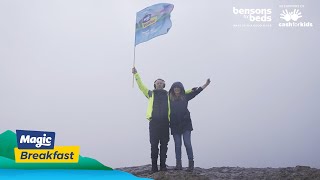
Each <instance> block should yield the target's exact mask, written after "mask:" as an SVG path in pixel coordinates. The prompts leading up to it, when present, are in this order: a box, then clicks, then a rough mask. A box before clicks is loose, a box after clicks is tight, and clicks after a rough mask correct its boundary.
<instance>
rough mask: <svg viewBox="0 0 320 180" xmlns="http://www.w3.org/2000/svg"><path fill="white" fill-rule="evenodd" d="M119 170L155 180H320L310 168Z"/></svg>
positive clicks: (318, 170) (138, 167)
mask: <svg viewBox="0 0 320 180" xmlns="http://www.w3.org/2000/svg"><path fill="white" fill-rule="evenodd" d="M117 170H120V171H125V172H128V173H131V174H134V175H135V176H138V177H144V178H152V179H155V180H180V179H181V180H218V179H234V180H242V179H246V180H247V179H248V180H252V179H254V180H255V179H257V180H261V179H265V180H269V179H270V180H278V179H279V180H282V179H285V180H300V179H303V180H309V179H310V180H320V169H315V168H311V167H308V166H296V167H286V168H242V167H213V168H210V169H203V168H199V167H196V168H195V169H194V171H193V172H188V171H186V170H187V169H186V168H184V169H183V170H180V171H177V170H174V167H172V166H168V171H159V172H156V173H151V171H150V170H151V165H144V166H136V167H124V168H118V169H117Z"/></svg>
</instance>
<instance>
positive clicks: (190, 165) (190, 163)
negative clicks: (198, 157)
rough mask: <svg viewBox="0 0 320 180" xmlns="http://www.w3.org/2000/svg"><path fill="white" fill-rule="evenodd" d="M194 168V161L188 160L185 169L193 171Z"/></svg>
mask: <svg viewBox="0 0 320 180" xmlns="http://www.w3.org/2000/svg"><path fill="white" fill-rule="evenodd" d="M193 169H194V161H193V160H189V167H188V170H187V171H193Z"/></svg>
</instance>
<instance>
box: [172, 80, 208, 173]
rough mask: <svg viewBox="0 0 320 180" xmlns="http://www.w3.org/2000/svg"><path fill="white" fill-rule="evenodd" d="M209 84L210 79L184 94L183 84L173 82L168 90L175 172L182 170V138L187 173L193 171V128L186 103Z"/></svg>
mask: <svg viewBox="0 0 320 180" xmlns="http://www.w3.org/2000/svg"><path fill="white" fill-rule="evenodd" d="M209 84H210V79H207V82H206V83H205V84H204V85H203V86H201V87H199V88H194V89H193V91H192V92H191V93H188V94H186V93H185V89H184V87H183V84H182V83H181V82H175V83H173V84H172V86H171V88H170V90H169V97H170V109H171V114H170V128H171V134H172V135H173V139H174V144H175V153H176V168H175V169H176V170H182V161H181V145H182V137H183V142H184V146H185V147H186V151H187V155H188V159H189V166H188V171H192V170H193V169H194V160H193V151H192V145H191V131H192V130H193V127H192V121H191V117H190V112H189V110H188V102H189V101H190V100H191V99H193V98H194V97H195V96H196V95H198V94H199V93H200V92H201V91H202V90H203V89H205V88H206V87H207V86H208V85H209Z"/></svg>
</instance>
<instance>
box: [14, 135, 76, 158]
mask: <svg viewBox="0 0 320 180" xmlns="http://www.w3.org/2000/svg"><path fill="white" fill-rule="evenodd" d="M16 133H17V144H18V147H17V148H14V155H15V160H16V163H78V161H79V153H80V146H54V142H55V132H48V131H28V130H16Z"/></svg>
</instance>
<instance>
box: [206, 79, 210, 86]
mask: <svg viewBox="0 0 320 180" xmlns="http://www.w3.org/2000/svg"><path fill="white" fill-rule="evenodd" d="M210 83H211V80H210V78H209V79H207V82H206V85H207V86H208V85H209V84H210Z"/></svg>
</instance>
